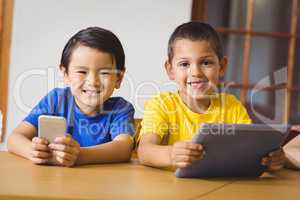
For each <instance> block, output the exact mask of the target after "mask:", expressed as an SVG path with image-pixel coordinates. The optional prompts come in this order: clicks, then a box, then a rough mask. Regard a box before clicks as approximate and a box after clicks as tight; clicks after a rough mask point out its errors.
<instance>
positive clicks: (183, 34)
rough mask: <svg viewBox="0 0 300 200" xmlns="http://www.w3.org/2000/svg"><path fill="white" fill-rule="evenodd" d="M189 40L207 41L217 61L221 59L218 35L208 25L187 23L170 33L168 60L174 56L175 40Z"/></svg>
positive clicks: (221, 46) (221, 49) (220, 45)
mask: <svg viewBox="0 0 300 200" xmlns="http://www.w3.org/2000/svg"><path fill="white" fill-rule="evenodd" d="M179 39H189V40H191V41H203V40H204V41H207V42H208V43H209V44H210V46H211V47H212V49H213V50H214V51H215V53H216V55H217V56H218V58H219V60H220V59H222V58H223V45H222V42H221V39H220V37H219V35H218V33H217V32H216V31H215V30H214V29H213V28H212V27H211V26H210V25H209V24H205V23H202V22H196V21H192V22H187V23H184V24H181V25H180V26H178V27H177V28H176V29H175V30H174V32H173V33H172V35H171V37H170V39H169V43H168V59H169V62H171V61H172V59H173V56H174V50H173V46H174V44H175V42H176V40H179Z"/></svg>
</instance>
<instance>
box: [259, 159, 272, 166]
mask: <svg viewBox="0 0 300 200" xmlns="http://www.w3.org/2000/svg"><path fill="white" fill-rule="evenodd" d="M270 163H271V161H270V158H269V157H264V158H263V159H262V160H261V164H262V165H264V166H269V165H270Z"/></svg>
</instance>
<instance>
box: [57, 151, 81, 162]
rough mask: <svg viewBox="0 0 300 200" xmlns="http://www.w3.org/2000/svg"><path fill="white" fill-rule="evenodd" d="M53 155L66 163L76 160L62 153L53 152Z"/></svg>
mask: <svg viewBox="0 0 300 200" xmlns="http://www.w3.org/2000/svg"><path fill="white" fill-rule="evenodd" d="M53 155H55V157H60V158H62V159H64V160H67V161H74V160H75V159H76V156H75V155H73V154H70V153H66V152H62V151H53Z"/></svg>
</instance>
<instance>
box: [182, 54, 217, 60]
mask: <svg viewBox="0 0 300 200" xmlns="http://www.w3.org/2000/svg"><path fill="white" fill-rule="evenodd" d="M213 57H214V56H213V55H208V56H202V57H200V59H204V58H213ZM188 59H189V58H187V57H179V58H177V59H176V60H188Z"/></svg>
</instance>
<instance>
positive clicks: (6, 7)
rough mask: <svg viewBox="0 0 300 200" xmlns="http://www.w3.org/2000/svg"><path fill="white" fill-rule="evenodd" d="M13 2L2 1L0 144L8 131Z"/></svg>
mask: <svg viewBox="0 0 300 200" xmlns="http://www.w3.org/2000/svg"><path fill="white" fill-rule="evenodd" d="M13 4H14V1H13V0H0V97H1V98H0V110H1V112H2V116H3V118H2V119H3V120H2V131H1V132H0V143H2V142H3V141H4V140H3V136H4V134H5V131H6V121H7V120H6V119H7V100H8V80H9V79H8V76H9V63H10V47H11V35H12V21H13Z"/></svg>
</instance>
